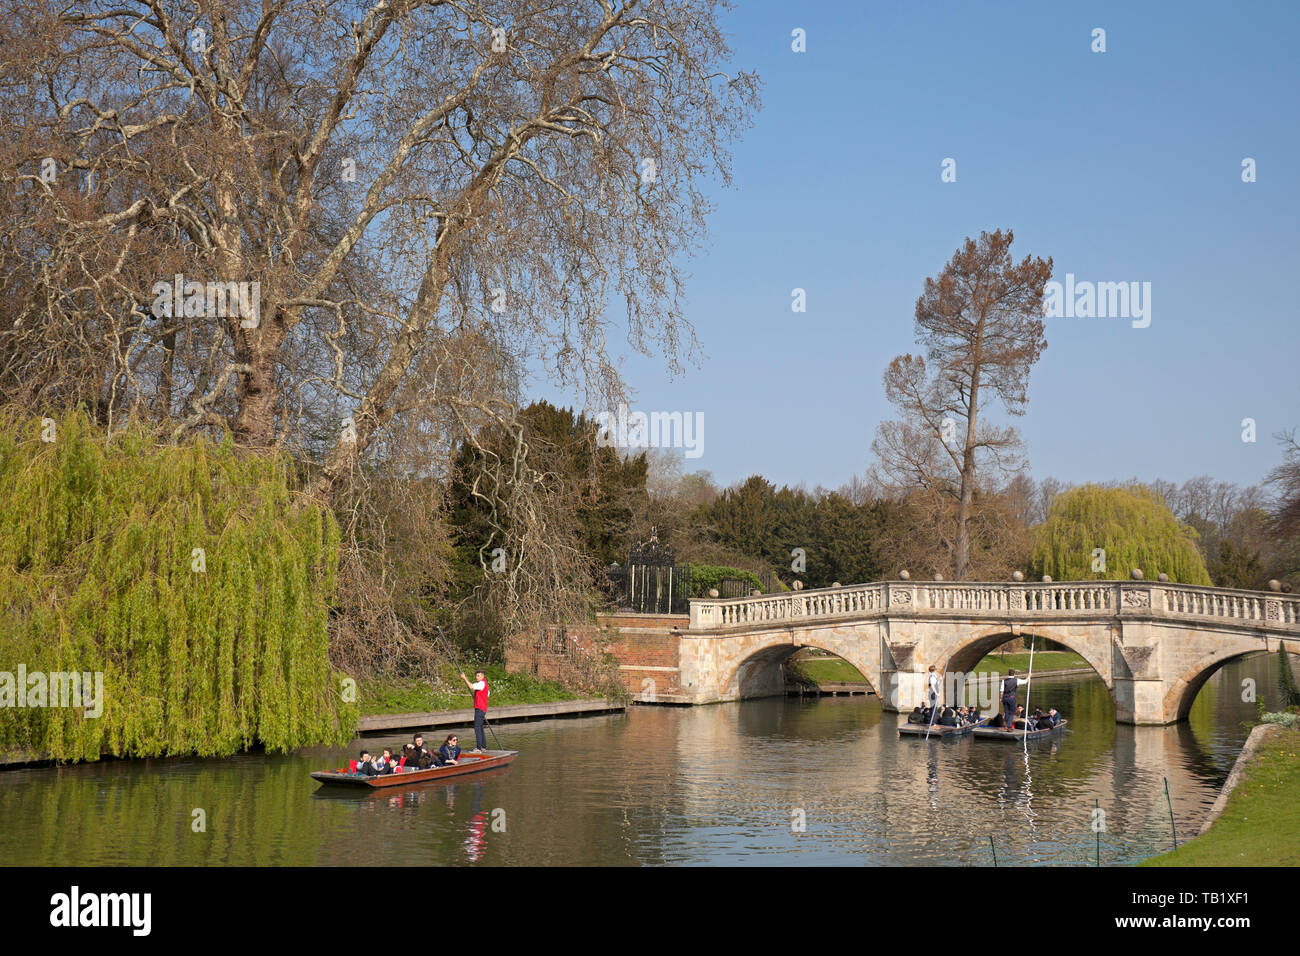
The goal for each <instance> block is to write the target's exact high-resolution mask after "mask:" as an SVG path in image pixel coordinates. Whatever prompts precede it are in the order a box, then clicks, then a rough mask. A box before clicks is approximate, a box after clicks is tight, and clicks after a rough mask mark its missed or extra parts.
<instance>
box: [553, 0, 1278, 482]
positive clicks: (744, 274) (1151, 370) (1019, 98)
mask: <svg viewBox="0 0 1300 956" xmlns="http://www.w3.org/2000/svg"><path fill="white" fill-rule="evenodd" d="M725 22H726V23H727V25H728V28H729V32H730V34H731V40H732V44H733V47H734V50H735V60H734V62H735V64H736V65H737V66H742V67H744V68H746V69H756V70H757V71H758V72H759V73H760V75H761V77H762V79H763V82H764V88H763V100H764V106H763V109H762V111H761V112H760V113H759V114H758V116H757V118H756V123H755V126H754V128H753V129H751V130H750V131H749V132H748V133H747V134H746V135H745V137H744V138H743V140H741V141H740V142H739V143H738V144H737V145H736V147H735V150H734V155H735V174H736V177H735V185H734V187H733V188H731V189H728V190H722V189H719V190H718V191H717V203H718V209H717V212H716V213H715V215H714V217H713V218H712V220H711V236H710V242H709V246H708V250H707V254H704V255H701V256H699V257H697V258H696V259H694V260H693V261H691V262H690V263H689V264H688V269H689V271H690V273H691V276H692V280H691V283H690V286H689V290H688V303H687V305H688V310H687V311H688V315H689V317H690V319H691V321H692V322H693V324H694V325H695V327H696V330H697V334H698V336H699V338H700V341H701V343H702V346H703V352H704V358H703V361H702V363H701V365H700V367H698V368H692V369H689V370H688V371H687V373H686V374H685V376H684V377H682V378H679V379H677V380H676V381H671V380H670V379H669V377H668V374H667V371H666V368H665V364H664V362H663V361H662V359H660V358H658V357H655V358H650V359H646V358H642V357H640V356H636V355H635V354H632V353H631V350H630V349H624V350H623V351H624V352H625V353H626V354H627V355H628V358H627V361H626V362H625V364H624V370H625V376H626V378H627V380H628V381H629V383H630V385H631V386H632V388H633V389H634V395H635V400H634V403H633V407H634V408H639V409H644V410H647V411H649V410H663V411H683V412H695V411H698V412H702V413H703V415H704V422H705V434H704V454H703V456H702V457H701V458H699V459H696V460H694V461H688V462H686V467H687V469H688V470H696V469H708V470H709V471H711V472H713V474H714V476H715V478H716V479H718V480H719V481H720V482H722V483H723V484H730V483H731V482H734V481H737V480H740V479H743V478H744V477H746V476H748V475H750V474H755V473H760V474H762V475H764V476H765V477H767V478H768V479H770V480H772V481H775V482H776V483H778V484H797V483H799V482H804V483H806V484H807V485H808V487H810V488H811V487H814V486H816V485H818V484H822V485H825V486H828V487H835V486H837V485H839V484H840V483H842V482H844V481H846V480H847V479H848V478H849V477H850V476H851V475H853V474H860V473H861V472H862V471H863V470H864V469H865V468H866V466H867V465H868V463H869V460H870V457H871V455H870V444H871V440H872V436H873V433H874V430H875V427H876V425H877V423H878V422H880V421H881V420H882V419H885V418H889V417H893V409H892V407H891V406H890V405H889V404H888V403H887V402H886V401H885V399H884V394H883V389H882V387H881V384H880V376H881V373H882V371H883V370H884V367H885V365H886V364H887V363H888V362H889V360H890V359H891V358H892V357H893V356H894V355H897V354H900V353H903V352H908V351H912V352H915V351H917V349H916V346H915V344H914V341H913V320H912V314H913V308H914V305H915V302H916V298H917V296H918V295H919V294H920V292H921V288H922V284H923V282H924V280H925V278H926V277H927V276H931V275H934V274H936V273H937V272H939V270H940V269H941V268H942V267H943V265H944V263H945V262H946V261H947V260H948V259H949V258H950V257H951V255H952V253H953V252H954V250H955V249H956V248H957V246H958V244H959V243H960V242H961V241H962V240H963V238H964V237H966V236H968V235H970V236H974V235H978V233H979V232H980V231H981V230H983V229H989V230H992V229H995V228H999V227H1004V228H1005V227H1010V228H1012V229H1014V231H1015V235H1016V241H1015V245H1014V246H1013V252H1014V253H1016V254H1017V256H1018V257H1019V256H1023V255H1025V254H1028V253H1033V254H1035V255H1041V256H1043V257H1047V256H1051V257H1053V259H1054V260H1055V274H1056V277H1057V278H1058V279H1062V280H1063V279H1064V277H1065V274H1066V273H1067V272H1072V273H1074V275H1075V276H1076V277H1077V278H1079V279H1089V280H1093V281H1140V282H1150V283H1151V285H1152V313H1151V324H1150V326H1149V327H1148V328H1144V329H1135V328H1133V327H1132V326H1131V323H1130V322H1129V321H1128V320H1126V319H1115V318H1108V319H1099V318H1092V319H1079V318H1070V319H1065V318H1062V319H1052V320H1048V322H1047V340H1048V348H1047V351H1046V352H1045V353H1044V356H1043V358H1042V360H1041V361H1040V362H1039V363H1038V365H1037V366H1036V367H1035V369H1034V371H1033V375H1032V378H1031V382H1030V391H1029V397H1030V402H1029V412H1028V414H1027V415H1026V416H1025V417H1024V418H1022V419H1020V420H1019V421H1018V422H1017V424H1018V426H1019V427H1020V429H1021V431H1022V434H1023V436H1024V438H1025V441H1026V446H1027V451H1028V455H1029V461H1030V466H1031V469H1032V472H1033V475H1034V476H1035V477H1036V478H1043V477H1046V476H1048V475H1053V476H1055V477H1057V478H1060V479H1062V480H1065V481H1070V482H1082V481H1088V480H1104V479H1109V478H1127V477H1131V476H1138V477H1139V478H1153V477H1161V478H1165V479H1168V480H1171V481H1179V482H1181V481H1182V480H1184V479H1186V478H1189V477H1192V476H1194V475H1198V474H1203V473H1208V474H1211V475H1213V476H1215V477H1216V478H1221V479H1224V480H1230V481H1236V482H1240V483H1242V484H1250V483H1254V482H1257V481H1259V480H1260V479H1261V478H1263V477H1264V475H1265V474H1266V473H1267V471H1268V470H1269V469H1270V468H1271V467H1272V466H1273V465H1274V464H1276V463H1277V461H1278V460H1279V458H1280V453H1279V451H1278V447H1277V444H1276V443H1275V442H1274V441H1273V439H1272V437H1271V436H1272V435H1273V433H1275V432H1277V431H1279V430H1281V429H1284V428H1292V427H1295V426H1297V425H1300V375H1297V369H1296V365H1297V357H1298V352H1297V344H1300V333H1298V331H1297V325H1298V320H1300V314H1298V312H1297V307H1296V299H1295V295H1294V287H1295V283H1294V278H1295V275H1296V272H1297V263H1300V225H1298V216H1300V185H1298V184H1300V168H1298V167H1297V164H1298V163H1300V123H1298V122H1297V119H1298V118H1300V115H1298V114H1300V109H1298V108H1297V102H1300V56H1297V54H1296V52H1295V49H1294V44H1295V42H1296V37H1297V36H1300V4H1297V3H1292V2H1285V3H1283V2H1279V3H1252V4H1248V5H1244V6H1241V7H1234V6H1232V5H1228V4H1223V3H1198V2H1191V3H1183V4H1155V3H1141V4H1134V3H1087V4H1083V3H1073V4H1059V3H1043V2H1033V3H974V2H944V3H922V2H906V3H895V2H889V3H879V2H871V3H860V2H821V3H817V4H813V5H810V6H809V7H808V8H806V9H802V8H796V5H792V4H789V3H782V2H770V0H762V2H757V0H754V2H749V0H741V2H740V3H739V5H738V7H737V8H736V9H734V10H733V11H731V13H730V14H728V15H727V18H726V21H725ZM796 27H800V28H802V29H804V30H805V31H806V33H807V52H805V53H794V52H792V51H791V47H790V45H791V30H793V29H794V28H796ZM1095 27H1102V28H1104V29H1105V30H1106V45H1107V51H1106V52H1105V53H1093V52H1092V51H1091V49H1090V46H1091V43H1092V39H1091V33H1092V30H1093V28H1095ZM945 157H952V158H954V159H955V160H956V163H957V170H956V171H957V181H956V182H955V183H944V182H941V181H940V171H941V170H940V164H941V162H942V161H943V160H944V158H945ZM1245 157H1252V158H1254V159H1255V161H1256V163H1257V177H1258V179H1257V181H1256V182H1254V183H1250V184H1246V183H1243V182H1242V179H1241V162H1242V160H1243V158H1245ZM795 287H802V288H804V289H805V290H806V291H807V297H808V310H807V312H806V313H805V314H802V315H798V314H794V313H792V312H791V309H790V297H791V289H793V288H795ZM533 394H534V395H537V396H542V397H547V398H549V399H551V400H552V401H560V402H563V403H565V404H572V401H573V400H572V398H571V397H569V396H566V395H564V394H562V393H558V392H556V391H554V390H553V389H550V388H548V387H541V386H539V387H537V388H536V389H534V391H533ZM1247 417H1250V418H1254V419H1255V421H1256V422H1257V429H1258V440H1257V442H1256V443H1255V444H1245V443H1243V442H1242V440H1241V421H1242V419H1243V418H1247Z"/></svg>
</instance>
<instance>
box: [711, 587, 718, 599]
mask: <svg viewBox="0 0 1300 956" xmlns="http://www.w3.org/2000/svg"><path fill="white" fill-rule="evenodd" d="M717 596H718V589H717V588H709V597H711V598H715V597H717Z"/></svg>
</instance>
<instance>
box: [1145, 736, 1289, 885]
mask: <svg viewBox="0 0 1300 956" xmlns="http://www.w3.org/2000/svg"><path fill="white" fill-rule="evenodd" d="M1297 792H1300V732H1298V731H1295V730H1287V729H1282V730H1280V731H1277V732H1275V733H1274V735H1273V736H1272V737H1271V738H1269V739H1266V740H1265V741H1264V742H1263V743H1262V744H1260V747H1259V749H1258V750H1257V751H1256V752H1255V755H1254V757H1253V758H1252V759H1251V760H1250V762H1249V763H1248V764H1247V765H1246V767H1245V770H1244V775H1243V779H1242V781H1241V783H1239V784H1238V785H1237V788H1236V789H1235V790H1233V791H1232V795H1231V796H1229V797H1228V805H1227V806H1226V807H1224V810H1223V813H1222V814H1221V815H1220V816H1219V819H1217V820H1215V821H1214V824H1213V825H1212V826H1211V827H1210V829H1209V830H1208V831H1206V833H1205V834H1204V835H1203V836H1199V837H1196V838H1195V839H1193V840H1191V841H1189V842H1188V843H1186V844H1184V845H1182V846H1180V847H1179V848H1178V849H1177V850H1173V851H1171V852H1169V853H1165V854H1162V855H1161V856H1156V857H1152V858H1151V859H1149V860H1144V861H1143V862H1142V863H1141V864H1140V865H1141V866H1300V802H1297V801H1296V798H1295V795H1296V793H1297Z"/></svg>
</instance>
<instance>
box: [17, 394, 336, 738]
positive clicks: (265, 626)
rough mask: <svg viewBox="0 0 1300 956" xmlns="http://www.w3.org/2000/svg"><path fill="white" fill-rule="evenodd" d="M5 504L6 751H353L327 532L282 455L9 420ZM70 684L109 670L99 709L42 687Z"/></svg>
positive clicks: (79, 420) (325, 518) (321, 512)
mask: <svg viewBox="0 0 1300 956" xmlns="http://www.w3.org/2000/svg"><path fill="white" fill-rule="evenodd" d="M0 503H2V506H0V608H3V611H2V612H0V698H2V697H3V696H4V694H5V691H6V690H7V691H8V692H9V698H10V699H9V700H7V701H0V702H4V703H7V704H8V706H3V707H0V751H4V752H10V753H15V752H16V753H26V754H33V755H45V756H48V757H52V758H54V759H57V760H76V759H89V760H93V759H96V758H98V757H99V756H100V755H101V754H102V753H109V754H115V755H123V756H156V755H164V754H181V753H195V754H199V755H202V756H212V755H225V754H231V753H234V752H236V751H238V750H241V749H244V748H246V747H248V746H250V745H253V744H255V743H260V744H262V745H264V746H266V747H267V749H270V750H287V749H290V748H294V747H301V746H306V745H311V744H320V743H342V742H344V741H346V740H347V739H349V737H350V736H351V734H352V732H353V730H354V728H355V725H356V707H355V704H351V703H346V702H345V701H344V700H343V699H342V698H343V696H344V695H343V694H342V692H341V691H342V688H343V685H342V683H341V680H342V677H341V675H338V674H336V673H334V672H333V671H332V670H331V668H330V665H329V661H328V649H329V647H328V645H329V638H328V621H329V601H330V598H331V595H332V594H333V593H334V587H335V577H336V573H337V567H338V540H339V531H338V526H337V524H336V522H335V520H334V518H333V516H332V515H331V514H330V513H329V512H328V511H327V510H326V509H324V508H322V507H320V506H319V505H317V504H315V503H313V502H311V501H310V500H309V499H306V498H304V497H302V496H300V495H297V494H295V493H294V491H293V486H292V473H291V463H290V462H289V460H288V459H287V458H286V457H285V456H282V455H243V454H237V453H236V451H235V449H234V448H233V447H232V445H231V444H230V442H229V440H227V441H226V442H225V443H224V444H222V445H219V446H213V445H210V444H206V443H204V442H203V441H202V440H197V441H194V442H192V443H187V444H184V445H179V446H175V445H164V444H159V443H158V442H156V440H155V437H154V435H153V434H152V433H151V432H150V431H149V430H147V429H146V428H143V427H139V426H134V427H131V428H128V429H126V430H124V431H118V432H115V433H114V434H112V435H111V436H108V435H105V434H104V432H103V430H102V429H99V428H97V427H96V426H93V425H92V424H91V423H90V422H89V421H88V420H87V418H86V417H85V416H84V415H82V414H80V413H70V414H68V415H66V416H65V417H63V418H62V419H61V420H58V421H54V420H51V419H45V420H41V419H32V418H30V417H29V416H23V415H20V414H18V413H16V412H4V413H0ZM19 667H22V668H23V669H24V670H25V672H26V675H27V681H28V684H27V685H26V686H17V685H16V678H17V670H18V668H19ZM4 672H7V675H6V673H4ZM72 672H76V673H79V674H81V675H83V678H84V677H85V676H86V675H94V674H97V673H98V674H102V688H103V694H102V700H101V701H94V700H89V699H87V697H89V696H90V695H89V694H88V693H87V692H88V691H89V690H90V688H91V687H93V686H94V684H95V680H94V679H93V678H92V679H91V680H84V681H83V685H84V686H83V688H82V693H83V694H85V695H87V696H86V697H82V698H81V702H82V704H83V705H84V706H67V705H66V703H67V701H66V700H65V699H60V700H55V699H53V698H54V694H53V693H50V692H49V690H48V689H47V688H44V687H42V686H41V684H45V683H48V687H52V686H53V685H52V683H51V678H50V676H49V675H54V674H60V675H64V674H70V673H72ZM33 675H41V677H40V678H39V679H38V678H36V677H34V676H33ZM6 678H7V681H8V685H9V686H8V687H7V688H6V686H5V683H6ZM74 686H75V685H74ZM65 687H66V684H65ZM45 694H48V700H45V701H42V700H41V699H40V698H41V697H42V696H44V695H45ZM15 697H16V698H17V699H15ZM72 703H73V704H76V703H77V699H76V697H75V695H74V698H73V700H72ZM24 704H25V706H23V705H24ZM33 704H35V706H33ZM42 704H44V706H42ZM96 711H99V713H95V712H96Z"/></svg>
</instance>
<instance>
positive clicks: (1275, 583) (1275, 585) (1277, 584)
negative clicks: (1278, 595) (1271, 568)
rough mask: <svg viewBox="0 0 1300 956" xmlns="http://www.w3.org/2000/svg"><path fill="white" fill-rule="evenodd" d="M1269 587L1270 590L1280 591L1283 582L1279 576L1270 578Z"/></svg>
mask: <svg viewBox="0 0 1300 956" xmlns="http://www.w3.org/2000/svg"><path fill="white" fill-rule="evenodd" d="M1268 589H1269V590H1270V591H1280V590H1282V582H1281V581H1279V580H1278V579H1277V578H1270V579H1269V582H1268Z"/></svg>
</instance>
